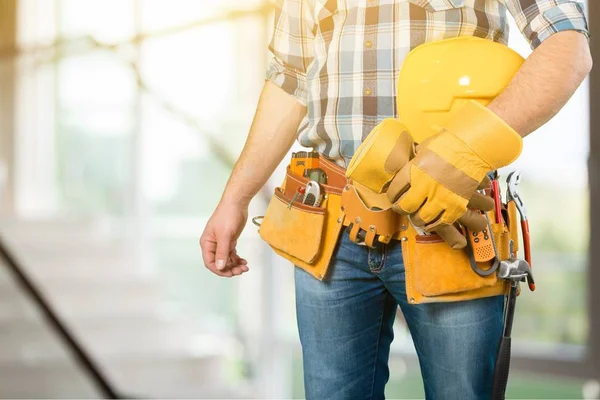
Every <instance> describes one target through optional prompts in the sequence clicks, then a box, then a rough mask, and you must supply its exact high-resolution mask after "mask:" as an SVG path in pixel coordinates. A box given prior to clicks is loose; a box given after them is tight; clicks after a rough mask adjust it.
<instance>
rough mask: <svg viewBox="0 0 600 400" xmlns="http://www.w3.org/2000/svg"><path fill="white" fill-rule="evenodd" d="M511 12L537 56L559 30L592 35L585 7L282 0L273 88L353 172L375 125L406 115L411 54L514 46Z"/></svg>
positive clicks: (537, 0) (311, 136)
mask: <svg viewBox="0 0 600 400" xmlns="http://www.w3.org/2000/svg"><path fill="white" fill-rule="evenodd" d="M591 1H598V0H591ZM507 11H508V12H509V13H510V14H512V16H513V17H514V18H515V21H516V23H517V26H518V27H519V29H520V31H521V32H522V34H523V35H524V36H525V38H526V39H527V40H528V41H529V43H530V44H531V46H532V48H535V47H537V46H539V45H540V44H541V43H542V42H543V41H544V40H545V39H547V38H548V37H550V36H551V35H552V34H553V33H555V32H559V31H565V30H575V31H579V32H582V33H584V34H585V35H586V36H587V35H589V33H588V27H587V21H586V18H585V14H584V9H583V4H581V2H580V1H576V0H276V11H275V25H274V32H273V38H272V41H271V43H270V46H269V49H270V50H271V52H272V53H273V58H272V60H271V62H270V64H269V68H268V70H267V80H269V81H271V82H273V83H274V84H276V85H278V86H279V87H281V88H282V89H283V90H285V91H286V92H287V93H289V94H290V95H292V96H293V97H295V98H296V99H297V100H298V101H299V102H300V103H302V104H303V105H305V106H306V107H307V109H308V113H307V117H306V118H305V120H304V122H303V123H302V125H301V127H300V128H299V132H298V141H299V143H300V144H301V145H303V146H305V147H311V148H314V149H315V150H317V151H319V152H320V153H322V154H324V155H326V156H328V157H329V158H331V159H333V160H334V161H335V162H337V163H338V164H339V165H341V166H343V167H345V166H347V164H348V162H349V161H350V159H351V158H352V155H353V154H354V152H355V151H356V149H357V148H358V146H359V145H360V143H361V142H362V141H363V140H364V139H365V137H366V136H367V135H368V134H369V132H370V131H371V130H372V129H373V127H375V125H377V124H378V123H379V122H381V121H382V120H383V119H384V118H389V117H396V116H397V113H396V105H395V96H396V85H395V83H396V80H397V77H398V74H399V71H400V67H401V66H402V62H403V61H404V58H405V57H406V55H407V54H408V52H409V51H410V50H412V49H413V48H415V47H416V46H418V45H420V44H423V43H428V42H432V41H437V40H442V39H448V38H453V37H458V36H477V37H481V38H486V39H489V40H493V41H496V42H500V43H504V44H506V43H507V41H508V34H509V32H508V21H507Z"/></svg>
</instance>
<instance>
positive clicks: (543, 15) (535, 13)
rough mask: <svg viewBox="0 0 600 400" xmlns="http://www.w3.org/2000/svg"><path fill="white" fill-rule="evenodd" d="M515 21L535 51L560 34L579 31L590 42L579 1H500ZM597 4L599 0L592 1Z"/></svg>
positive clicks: (581, 5)
mask: <svg viewBox="0 0 600 400" xmlns="http://www.w3.org/2000/svg"><path fill="white" fill-rule="evenodd" d="M500 1H501V2H503V3H505V5H506V7H507V8H508V10H509V11H510V13H511V14H512V16H513V17H514V18H515V21H516V22H517V26H518V27H519V29H520V30H521V32H522V33H523V35H524V36H525V38H526V39H527V40H528V41H529V43H530V45H531V47H532V48H534V49H535V48H536V47H538V46H539V45H540V44H542V42H543V41H544V40H546V39H548V38H549V37H550V36H552V35H553V34H554V33H557V32H561V31H578V32H581V33H583V34H584V35H586V36H587V37H588V38H589V29H588V24H587V20H586V17H585V12H584V8H583V4H582V3H581V2H580V1H577V0H500ZM590 1H598V0H590Z"/></svg>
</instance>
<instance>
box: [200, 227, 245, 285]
mask: <svg viewBox="0 0 600 400" xmlns="http://www.w3.org/2000/svg"><path fill="white" fill-rule="evenodd" d="M236 244H237V242H236V241H233V242H230V244H229V246H233V249H232V250H231V251H228V252H227V254H226V255H222V254H223V253H219V250H218V247H219V245H218V241H217V240H216V239H214V235H212V234H210V233H206V232H205V234H203V235H202V237H201V238H200V247H201V249H202V259H203V261H204V265H205V266H206V268H207V269H208V270H209V271H211V272H212V273H214V274H215V275H218V276H221V277H224V278H231V277H233V276H238V275H241V274H243V273H244V272H248V270H249V268H248V265H247V264H248V261H247V260H245V259H243V258H241V257H239V256H238V255H237V252H236V250H235V245H236ZM221 247H223V245H221ZM221 251H222V250H221ZM217 254H220V256H217ZM218 257H222V259H223V260H226V263H224V266H223V268H218V267H217V262H216V260H217V259H218Z"/></svg>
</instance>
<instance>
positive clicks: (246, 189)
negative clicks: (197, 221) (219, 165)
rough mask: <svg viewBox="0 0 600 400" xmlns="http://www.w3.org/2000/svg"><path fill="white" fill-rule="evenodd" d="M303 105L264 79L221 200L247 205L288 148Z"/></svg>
mask: <svg viewBox="0 0 600 400" xmlns="http://www.w3.org/2000/svg"><path fill="white" fill-rule="evenodd" d="M305 115H306V108H305V107H304V106H302V105H301V104H300V103H298V101H296V100H295V99H294V98H293V97H291V96H290V95H288V94H287V93H286V92H284V91H283V90H282V89H281V88H279V87H278V86H276V85H274V84H272V83H270V82H267V83H266V84H265V86H264V88H263V91H262V93H261V96H260V100H259V102H258V107H257V110H256V114H255V116H254V121H253V122H252V127H251V128H250V133H249V134H248V139H247V140H246V144H245V146H244V149H243V150H242V154H241V155H240V158H239V159H238V161H237V162H236V164H235V166H234V168H233V172H232V173H231V177H230V178H229V182H227V187H226V188H225V191H224V193H223V197H222V199H221V201H222V202H226V203H238V204H243V205H247V204H248V203H249V202H250V200H251V199H252V197H254V196H255V195H256V193H258V191H259V190H260V188H261V187H262V186H263V185H264V184H265V183H266V182H267V180H268V179H269V177H270V176H271V174H272V173H273V171H274V170H275V168H276V167H277V165H279V163H280V162H281V160H282V159H283V157H284V156H285V155H286V153H287V152H288V151H289V149H290V148H291V146H292V144H293V143H294V140H295V139H296V134H297V130H298V126H299V125H300V122H301V121H302V118H304V116H305Z"/></svg>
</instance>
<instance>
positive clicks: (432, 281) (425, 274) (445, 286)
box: [402, 213, 509, 304]
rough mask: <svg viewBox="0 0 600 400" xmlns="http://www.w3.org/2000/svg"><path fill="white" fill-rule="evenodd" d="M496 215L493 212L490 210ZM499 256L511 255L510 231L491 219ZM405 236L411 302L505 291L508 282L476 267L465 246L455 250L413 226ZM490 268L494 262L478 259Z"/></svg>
mask: <svg viewBox="0 0 600 400" xmlns="http://www.w3.org/2000/svg"><path fill="white" fill-rule="evenodd" d="M489 217H490V218H494V216H493V213H492V214H489ZM491 221H493V220H491ZM491 227H492V232H493V235H494V241H495V243H496V248H497V252H498V256H499V258H500V260H505V259H508V258H509V250H508V247H509V234H508V230H507V229H506V226H505V225H504V224H502V223H499V224H498V223H495V222H492V223H491ZM404 237H405V239H403V240H402V251H403V256H404V266H405V270H406V295H407V298H408V301H409V302H410V303H412V304H420V303H438V302H450V301H465V300H472V299H477V298H482V297H491V296H496V295H500V294H503V293H505V291H506V284H505V282H504V281H502V280H499V279H498V278H497V277H496V274H495V273H494V274H491V275H490V276H486V277H484V276H480V275H478V274H477V273H475V272H474V271H473V269H472V268H471V263H470V260H469V256H468V254H467V252H466V251H465V250H454V249H452V248H451V247H450V246H448V245H447V244H446V243H445V242H444V241H443V240H442V239H441V238H440V237H439V236H438V235H425V236H422V235H419V234H418V233H417V232H416V231H415V229H414V228H413V227H412V226H409V229H408V230H407V232H406V236H404ZM478 265H479V268H481V269H483V270H487V269H489V268H490V267H491V266H492V262H488V263H479V264H478Z"/></svg>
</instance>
